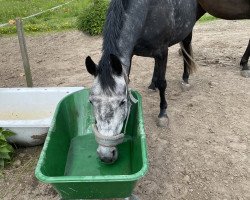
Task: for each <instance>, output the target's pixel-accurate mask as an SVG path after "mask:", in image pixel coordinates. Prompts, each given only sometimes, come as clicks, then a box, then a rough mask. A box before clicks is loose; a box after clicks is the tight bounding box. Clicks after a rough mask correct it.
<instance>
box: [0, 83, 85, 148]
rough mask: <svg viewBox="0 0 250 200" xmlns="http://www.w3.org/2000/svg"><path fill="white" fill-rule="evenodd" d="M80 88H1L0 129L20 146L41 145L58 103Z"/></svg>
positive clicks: (80, 88)
mask: <svg viewBox="0 0 250 200" xmlns="http://www.w3.org/2000/svg"><path fill="white" fill-rule="evenodd" d="M82 89H83V87H53V88H0V127H2V128H4V129H9V130H11V131H13V132H14V133H15V134H16V135H15V136H12V137H10V138H8V140H9V141H10V142H12V143H15V144H19V145H22V146H35V145H40V144H43V142H44V140H45V137H46V135H47V132H48V129H49V127H50V124H51V120H52V117H53V114H54V111H55V108H56V105H57V104H58V102H59V101H60V100H61V99H62V98H63V97H65V96H66V95H68V94H70V93H72V92H76V91H79V90H82Z"/></svg>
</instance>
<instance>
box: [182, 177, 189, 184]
mask: <svg viewBox="0 0 250 200" xmlns="http://www.w3.org/2000/svg"><path fill="white" fill-rule="evenodd" d="M183 180H184V181H185V182H187V183H189V181H190V177H189V176H188V175H186V176H184V178H183Z"/></svg>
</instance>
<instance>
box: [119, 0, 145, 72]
mask: <svg viewBox="0 0 250 200" xmlns="http://www.w3.org/2000/svg"><path fill="white" fill-rule="evenodd" d="M148 4H149V0H140V1H138V0H132V1H131V2H130V6H129V8H128V9H127V10H126V13H125V15H124V18H125V19H124V23H123V27H122V29H121V33H120V37H119V39H118V41H117V42H118V45H117V46H118V48H119V51H120V56H119V57H120V60H121V62H122V64H123V67H124V68H125V69H126V73H127V74H128V75H129V71H130V66H131V58H132V55H133V49H134V46H135V44H136V42H137V40H138V38H139V36H140V33H141V30H142V28H143V25H144V22H145V21H146V17H147V12H148Z"/></svg>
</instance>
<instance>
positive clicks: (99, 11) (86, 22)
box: [77, 0, 109, 35]
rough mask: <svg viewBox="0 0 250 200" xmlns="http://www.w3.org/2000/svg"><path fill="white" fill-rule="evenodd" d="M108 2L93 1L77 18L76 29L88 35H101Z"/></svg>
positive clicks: (105, 0) (101, 0) (103, 0)
mask: <svg viewBox="0 0 250 200" xmlns="http://www.w3.org/2000/svg"><path fill="white" fill-rule="evenodd" d="M108 4H109V1H107V0H93V1H92V3H91V4H89V6H87V7H86V8H85V9H84V10H83V12H82V13H81V14H80V15H79V16H78V20H77V27H78V29H79V30H80V31H83V32H87V33H89V34H90V35H99V34H101V33H102V30H103V26H104V22H105V18H106V12H107V9H108Z"/></svg>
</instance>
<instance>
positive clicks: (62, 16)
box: [0, 0, 216, 35]
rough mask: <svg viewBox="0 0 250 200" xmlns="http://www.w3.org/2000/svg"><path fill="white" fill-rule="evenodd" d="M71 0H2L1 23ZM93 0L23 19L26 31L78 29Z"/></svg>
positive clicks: (2, 30) (81, 0)
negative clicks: (81, 14)
mask: <svg viewBox="0 0 250 200" xmlns="http://www.w3.org/2000/svg"><path fill="white" fill-rule="evenodd" d="M69 1H70V0H0V24H2V23H8V22H9V21H10V20H13V19H15V18H16V17H26V16H29V15H32V14H35V13H37V12H40V11H44V10H46V9H49V8H52V7H54V6H57V5H60V4H63V3H66V2H69ZM92 1H93V0H75V1H73V2H71V3H70V4H68V5H65V6H63V7H61V8H58V9H56V10H53V11H49V12H46V13H43V14H41V15H39V16H37V17H34V18H30V19H26V20H24V21H23V24H24V30H25V32H26V33H34V32H47V31H61V30H65V29H76V26H77V17H78V15H79V14H80V13H81V12H82V10H83V9H84V8H85V7H86V6H88V5H89V4H90V2H92ZM214 19H216V18H215V17H213V16H211V15H208V14H206V15H204V16H203V17H202V18H201V19H200V20H199V21H201V22H207V21H211V20H214ZM14 33H16V27H15V26H14V25H8V26H5V27H2V28H0V35H5V34H14Z"/></svg>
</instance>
